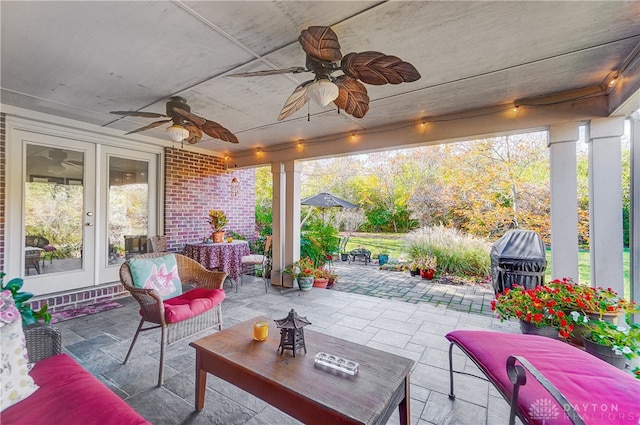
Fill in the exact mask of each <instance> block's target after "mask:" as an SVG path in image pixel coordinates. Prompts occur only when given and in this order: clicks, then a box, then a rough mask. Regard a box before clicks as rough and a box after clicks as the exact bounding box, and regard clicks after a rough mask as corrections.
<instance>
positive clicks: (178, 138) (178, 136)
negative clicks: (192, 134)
mask: <svg viewBox="0 0 640 425" xmlns="http://www.w3.org/2000/svg"><path fill="white" fill-rule="evenodd" d="M167 133H169V137H171V140H173V141H174V142H176V143H177V142H182V141H183V140H184V139H186V138H187V137H189V130H187V129H186V128H184V127H183V126H181V125H180V124H173V125H172V126H171V127H169V128H167Z"/></svg>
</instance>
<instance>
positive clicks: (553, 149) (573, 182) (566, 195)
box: [548, 123, 580, 282]
mask: <svg viewBox="0 0 640 425" xmlns="http://www.w3.org/2000/svg"><path fill="white" fill-rule="evenodd" d="M578 127H579V125H578V123H564V124H557V125H552V126H551V127H549V139H548V146H549V161H550V164H551V273H552V279H556V278H558V279H561V278H563V277H571V278H573V279H574V281H576V282H578V280H579V278H580V273H579V271H578V178H577V175H576V142H577V141H578V138H579V137H580V136H579V131H578Z"/></svg>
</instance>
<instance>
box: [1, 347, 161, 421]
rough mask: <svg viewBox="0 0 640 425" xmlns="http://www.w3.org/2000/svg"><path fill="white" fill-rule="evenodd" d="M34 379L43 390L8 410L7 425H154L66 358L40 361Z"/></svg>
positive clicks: (61, 356) (3, 416)
mask: <svg viewBox="0 0 640 425" xmlns="http://www.w3.org/2000/svg"><path fill="white" fill-rule="evenodd" d="M31 376H32V377H33V379H34V380H35V382H36V384H38V385H39V386H40V389H38V390H37V391H36V392H35V393H33V394H32V395H31V396H29V397H28V398H26V399H24V400H22V401H21V402H19V403H17V404H15V405H13V406H11V407H9V408H8V409H6V410H4V411H3V412H2V419H1V421H2V423H3V424H13V425H33V424H44V423H47V424H83V425H105V424H118V425H137V424H150V422H148V421H146V420H145V419H144V418H143V417H142V416H140V415H139V414H138V413H137V412H136V411H135V410H133V408H131V406H129V405H128V404H127V403H126V402H125V401H124V400H122V399H121V398H120V397H118V396H117V395H116V394H115V393H114V392H113V391H111V390H110V389H109V388H107V386H106V385H104V384H103V383H102V382H100V381H99V380H98V379H96V378H95V377H94V376H93V375H92V374H90V373H89V372H87V371H86V370H85V369H83V368H82V366H80V365H79V364H78V363H77V362H76V361H75V360H73V359H72V358H71V357H69V356H68V355H66V354H59V355H57V356H53V357H49V358H47V359H44V360H42V361H39V362H38V363H36V365H35V367H34V368H33V370H32V371H31Z"/></svg>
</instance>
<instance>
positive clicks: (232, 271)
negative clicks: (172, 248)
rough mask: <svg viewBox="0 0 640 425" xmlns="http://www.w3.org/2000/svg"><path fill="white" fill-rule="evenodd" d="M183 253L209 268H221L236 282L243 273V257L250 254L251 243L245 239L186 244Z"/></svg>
mask: <svg viewBox="0 0 640 425" xmlns="http://www.w3.org/2000/svg"><path fill="white" fill-rule="evenodd" d="M182 254H183V255H186V256H187V257H189V258H193V259H194V260H196V261H197V262H199V263H200V264H202V265H203V266H204V267H206V268H207V269H209V270H212V269H216V268H217V269H220V270H223V271H225V272H227V274H228V275H229V277H230V278H231V279H233V280H234V281H235V282H236V283H237V282H239V280H238V279H239V278H240V276H241V275H242V257H243V256H245V255H249V254H250V252H249V243H248V242H247V241H243V240H234V241H231V242H220V243H194V244H186V245H185V247H184V249H183V250H182Z"/></svg>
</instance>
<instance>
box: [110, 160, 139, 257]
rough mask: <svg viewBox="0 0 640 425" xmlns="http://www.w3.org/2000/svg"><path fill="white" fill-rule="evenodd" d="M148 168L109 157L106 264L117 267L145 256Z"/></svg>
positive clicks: (137, 163)
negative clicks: (126, 260)
mask: <svg viewBox="0 0 640 425" xmlns="http://www.w3.org/2000/svg"><path fill="white" fill-rule="evenodd" d="M148 175H149V164H148V163H147V162H146V161H136V160H132V159H125V158H118V157H110V158H109V193H108V199H107V201H108V202H107V204H108V210H109V213H108V233H109V237H108V239H109V246H108V251H107V252H108V259H107V260H108V264H110V265H118V264H121V263H122V262H124V260H125V259H126V258H129V257H130V256H132V255H136V254H141V253H144V252H147V228H148V211H149V184H148Z"/></svg>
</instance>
